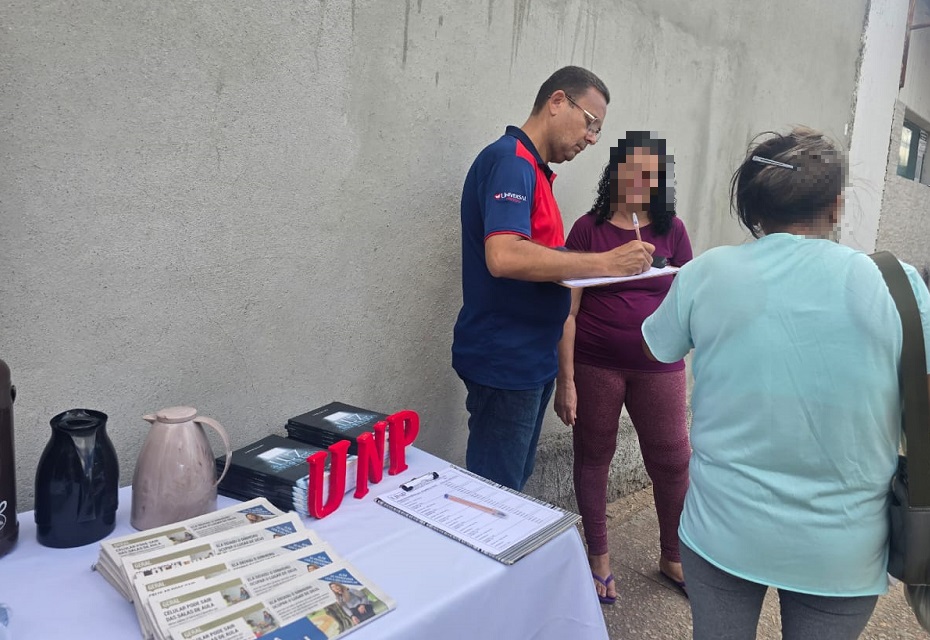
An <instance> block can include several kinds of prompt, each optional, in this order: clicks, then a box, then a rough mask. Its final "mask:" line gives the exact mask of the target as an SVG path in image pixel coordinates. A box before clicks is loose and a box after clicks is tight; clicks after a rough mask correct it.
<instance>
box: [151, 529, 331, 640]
mask: <svg viewBox="0 0 930 640" xmlns="http://www.w3.org/2000/svg"><path fill="white" fill-rule="evenodd" d="M338 559H339V557H338V556H337V555H336V554H335V553H334V552H333V551H332V549H328V548H324V547H323V546H318V545H314V546H313V547H310V548H307V549H298V550H297V551H291V552H290V553H288V554H286V555H282V556H279V557H276V558H272V559H271V560H266V561H264V562H260V563H258V564H255V565H252V566H249V567H248V568H246V569H243V570H241V571H231V572H227V573H223V574H221V575H219V576H216V577H214V578H210V579H209V580H206V581H204V582H202V583H200V584H198V585H197V586H196V588H193V589H187V590H185V591H184V592H183V593H177V592H173V591H172V592H165V593H160V594H158V595H153V596H152V597H150V598H149V600H148V609H149V611H148V612H147V613H148V614H149V616H150V620H151V621H152V622H153V623H154V626H155V628H156V630H155V637H156V638H158V639H159V640H165V639H167V638H170V630H171V629H173V628H176V627H187V626H190V624H191V623H192V622H195V621H197V620H200V619H203V618H207V617H210V616H211V615H213V614H216V613H219V612H221V611H223V610H224V609H228V608H229V607H231V606H233V605H235V604H238V603H240V602H243V601H245V600H248V599H250V598H256V597H258V596H263V595H265V594H267V593H269V592H271V591H274V590H275V589H276V588H278V587H280V586H281V585H284V584H287V583H288V582H291V581H292V580H295V579H297V578H301V577H303V576H305V575H307V574H308V573H312V572H313V571H319V570H320V569H321V568H322V567H326V566H328V565H331V564H333V563H334V562H335V561H336V560H338Z"/></svg>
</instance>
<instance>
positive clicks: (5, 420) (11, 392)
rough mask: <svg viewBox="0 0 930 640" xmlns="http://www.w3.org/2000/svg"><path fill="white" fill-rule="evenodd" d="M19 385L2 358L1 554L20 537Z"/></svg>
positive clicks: (0, 396) (0, 368)
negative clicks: (16, 432) (15, 411)
mask: <svg viewBox="0 0 930 640" xmlns="http://www.w3.org/2000/svg"><path fill="white" fill-rule="evenodd" d="M15 398H16V387H14V386H13V384H12V382H11V381H10V368H9V367H8V366H7V365H6V363H5V362H4V361H3V360H0V557H2V556H5V555H6V554H7V553H9V552H10V550H12V549H13V546H14V545H15V544H16V539H17V538H18V537H19V522H17V520H16V459H15V457H14V455H13V400H14V399H15Z"/></svg>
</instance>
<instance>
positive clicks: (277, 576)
mask: <svg viewBox="0 0 930 640" xmlns="http://www.w3.org/2000/svg"><path fill="white" fill-rule="evenodd" d="M96 568H97V569H98V571H99V572H100V573H101V575H103V576H104V577H105V578H106V579H107V580H108V581H109V582H110V583H111V584H113V586H114V587H116V588H117V589H118V590H119V591H120V592H121V593H122V594H123V595H124V597H126V598H127V599H128V600H131V601H132V602H133V606H134V607H135V611H136V617H137V619H138V622H139V628H140V631H141V635H142V637H143V638H144V639H146V640H169V639H172V638H175V639H176V638H182V637H183V638H193V637H195V636H196V637H201V636H200V635H198V634H200V633H202V632H201V631H196V629H209V634H210V635H205V636H203V637H210V638H211V639H213V640H217V639H219V638H239V637H243V638H246V637H247V638H257V637H261V635H264V634H265V633H268V632H270V631H273V630H274V631H276V632H278V633H276V635H278V636H279V637H290V636H281V635H280V634H281V633H284V631H285V628H287V625H294V626H293V629H295V631H294V633H297V630H298V629H299V630H301V631H300V633H301V634H302V635H296V636H294V637H299V638H303V637H305V636H306V637H328V638H334V637H338V636H340V635H343V634H344V633H347V632H349V631H352V630H353V629H355V628H357V627H358V626H360V625H362V624H365V623H367V622H368V621H369V620H371V619H373V618H376V617H378V616H381V615H383V614H384V613H387V612H388V611H390V610H392V609H393V608H394V602H393V600H391V599H390V598H389V597H388V596H386V595H385V594H384V593H383V592H381V590H380V589H379V588H378V587H377V586H376V585H374V584H373V583H371V581H369V580H367V579H366V578H364V577H363V576H362V575H361V574H360V573H359V572H358V570H357V569H355V568H354V567H352V566H351V565H350V564H348V563H347V562H346V561H345V560H344V559H343V558H341V557H340V556H339V555H338V554H337V553H336V552H335V551H333V549H332V548H331V547H330V546H329V545H327V544H326V543H325V542H324V541H323V540H321V539H320V537H319V536H318V535H317V534H316V533H315V532H314V531H312V530H310V529H306V528H305V527H304V526H303V522H302V521H301V519H300V517H299V516H298V515H297V514H295V513H289V514H281V512H280V511H278V510H277V509H276V508H275V507H274V506H272V505H271V504H270V503H269V502H268V501H267V500H265V499H264V498H258V499H255V500H251V501H249V502H245V503H241V504H238V505H234V506H233V507H229V508H227V509H223V510H220V511H216V512H214V513H211V514H207V515H205V516H200V517H197V518H192V519H191V520H185V521H182V522H178V523H176V524H173V525H170V526H168V527H162V528H160V529H153V530H149V531H144V532H141V533H137V534H133V535H129V536H125V537H122V538H117V539H114V540H108V541H105V542H103V543H101V548H100V560H99V561H98V563H97V565H96ZM330 584H332V585H333V586H329V585H330ZM320 585H323V586H325V587H326V590H325V592H324V589H323V588H322V587H321V586H320ZM288 603H290V604H288ZM295 607H299V608H301V609H300V611H298V610H297V609H295ZM255 612H258V613H259V616H258V617H256V616H255V615H254V613H255ZM297 614H299V615H297ZM307 625H311V626H309V627H308V626H307ZM311 628H312V629H313V631H312V632H311ZM246 629H247V631H244V630H246ZM243 633H245V634H246V635H242V634H243ZM288 633H290V631H288ZM321 633H322V634H325V635H320V634H321ZM185 634H187V635H185Z"/></svg>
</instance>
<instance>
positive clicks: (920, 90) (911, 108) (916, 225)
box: [878, 0, 930, 281]
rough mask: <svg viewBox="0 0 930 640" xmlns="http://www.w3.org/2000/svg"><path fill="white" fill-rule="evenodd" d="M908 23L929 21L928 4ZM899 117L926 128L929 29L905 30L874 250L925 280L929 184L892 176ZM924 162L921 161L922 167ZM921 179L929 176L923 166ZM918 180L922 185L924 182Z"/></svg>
mask: <svg viewBox="0 0 930 640" xmlns="http://www.w3.org/2000/svg"><path fill="white" fill-rule="evenodd" d="M913 22H914V24H921V23H930V0H918V2H917V7H916V11H915V13H914V19H913ZM905 113H907V114H908V117H909V118H910V119H912V120H914V121H915V122H916V123H917V124H919V125H920V126H921V127H923V128H924V129H930V28H927V29H918V30H914V31H911V38H910V46H909V48H908V61H907V74H906V75H905V82H904V86H903V87H901V92H900V96H899V99H898V101H897V102H896V105H895V112H894V123H893V124H892V127H891V131H892V137H891V144H890V146H889V153H888V162H887V165H886V175H885V197H884V200H883V201H882V216H881V225H880V227H879V232H878V248H879V249H886V250H888V251H892V252H894V253H895V255H897V256H898V257H899V258H900V259H901V260H904V261H905V262H909V263H910V264H912V265H914V266H915V267H917V268H918V269H919V270H920V271H921V272H922V273H923V276H924V280H925V281H927V280H930V246H928V243H927V239H928V238H930V186H928V185H926V184H921V183H920V182H916V181H914V180H907V179H905V178H902V177H901V176H899V175H898V173H897V169H898V149H899V146H900V144H901V127H902V125H903V123H904V117H905ZM927 162H928V160H924V164H925V165H926V164H927ZM923 175H924V176H928V175H930V172H928V170H927V169H926V167H925V168H924V172H923ZM924 182H927V180H926V178H925V179H924Z"/></svg>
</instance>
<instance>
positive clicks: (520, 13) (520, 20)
mask: <svg viewBox="0 0 930 640" xmlns="http://www.w3.org/2000/svg"><path fill="white" fill-rule="evenodd" d="M531 3H532V0H514V3H513V36H512V37H511V40H510V68H511V69H513V63H514V62H515V61H516V59H517V51H518V50H519V49H520V41H521V40H522V39H523V29H524V28H525V27H526V24H527V22H528V21H529V15H530V4H531Z"/></svg>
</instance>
